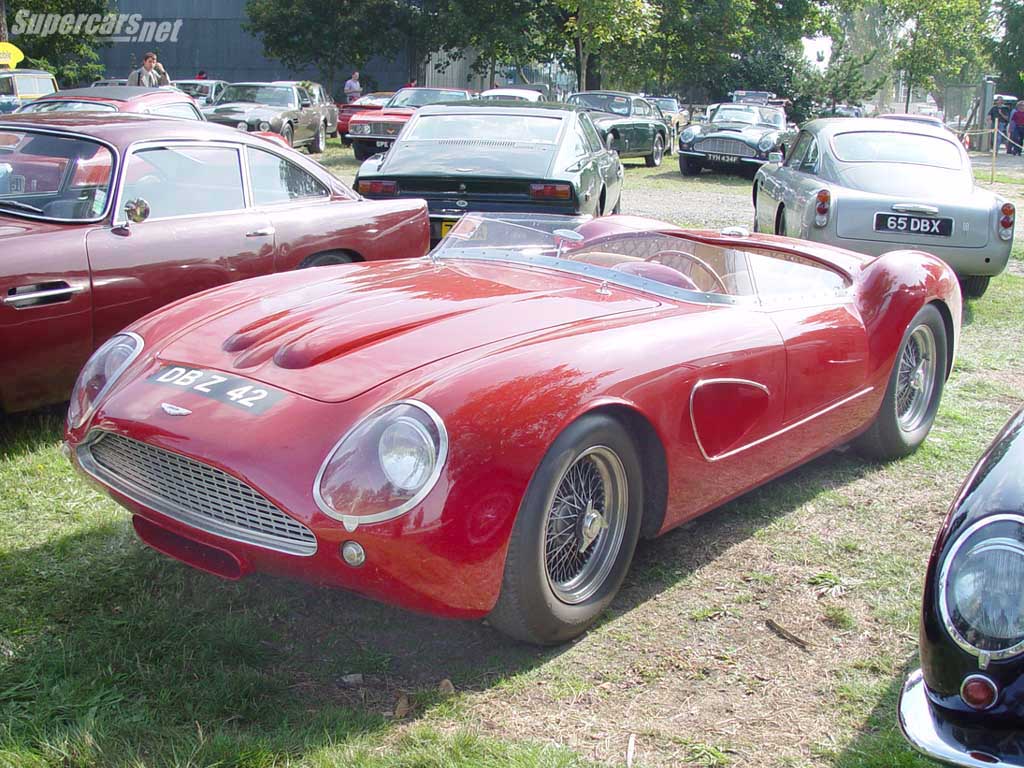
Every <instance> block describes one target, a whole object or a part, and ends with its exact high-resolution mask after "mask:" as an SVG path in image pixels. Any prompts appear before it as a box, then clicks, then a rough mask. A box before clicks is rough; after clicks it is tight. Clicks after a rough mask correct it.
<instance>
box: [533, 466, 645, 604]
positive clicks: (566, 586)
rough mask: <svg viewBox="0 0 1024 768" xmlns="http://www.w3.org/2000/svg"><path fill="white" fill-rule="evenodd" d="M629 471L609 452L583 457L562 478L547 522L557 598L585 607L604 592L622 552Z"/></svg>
mask: <svg viewBox="0 0 1024 768" xmlns="http://www.w3.org/2000/svg"><path fill="white" fill-rule="evenodd" d="M628 501H629V489H628V482H627V479H626V471H625V469H624V468H623V465H622V462H621V461H620V460H619V457H618V456H617V455H616V454H615V452H614V451H612V450H611V449H610V448H607V447H605V446H594V447H592V448H589V449H587V450H586V451H584V452H583V453H582V454H581V455H580V456H579V457H577V459H576V460H575V461H574V462H573V463H572V464H571V465H570V466H569V468H568V469H567V470H566V471H565V473H564V474H563V475H562V477H561V479H560V480H559V482H558V484H557V486H556V487H555V492H554V494H553V495H552V496H551V500H550V503H549V504H548V508H547V513H546V516H545V520H544V543H543V546H544V552H543V561H544V568H545V572H546V575H547V579H548V584H549V585H550V587H551V590H552V592H554V594H555V596H556V597H557V598H558V599H559V600H561V601H562V602H564V603H567V604H569V605H575V604H578V603H582V602H584V601H585V600H587V599H589V598H590V597H591V596H593V595H594V593H595V592H597V591H598V589H600V587H601V585H602V583H604V580H605V579H606V578H607V576H608V574H609V572H610V571H611V570H612V566H613V565H614V564H615V561H616V558H617V557H618V554H619V549H620V547H621V546H622V537H623V531H624V530H625V527H626V518H627V514H628Z"/></svg>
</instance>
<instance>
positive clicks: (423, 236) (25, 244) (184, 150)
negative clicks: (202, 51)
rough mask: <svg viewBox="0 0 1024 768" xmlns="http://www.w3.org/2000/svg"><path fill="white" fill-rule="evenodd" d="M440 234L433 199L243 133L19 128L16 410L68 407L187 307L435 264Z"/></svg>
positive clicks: (6, 228) (9, 231)
mask: <svg viewBox="0 0 1024 768" xmlns="http://www.w3.org/2000/svg"><path fill="white" fill-rule="evenodd" d="M87 90H99V89H96V88H93V89H87ZM122 90H125V89H122ZM151 90H152V89H151ZM185 98H188V97H185ZM127 207H131V208H133V209H134V210H135V214H134V218H131V219H130V218H129V213H128V211H127V210H126V208H127ZM429 236H430V225H429V222H428V219H427V215H426V206H425V204H424V203H423V202H422V201H415V200H395V201H392V202H377V201H367V200H363V199H362V198H361V197H360V196H359V195H357V194H355V193H354V192H353V191H352V190H350V189H349V188H348V187H346V186H345V185H344V184H342V183H341V182H340V181H338V180H337V179H336V178H334V177H333V176H332V175H331V174H330V173H328V172H327V171H326V170H325V169H324V168H323V167H321V166H320V165H318V164H317V163H315V162H312V161H311V160H309V159H308V158H306V157H303V156H302V155H300V154H298V153H297V152H294V151H292V150H290V149H287V148H283V147H281V146H279V145H277V144H273V143H271V142H268V141H265V140H263V139H261V138H258V137H255V136H249V135H246V134H243V133H241V132H239V131H236V130H234V129H233V128H225V127H223V126H218V125H211V124H208V123H205V122H199V121H189V120H176V119H169V118H153V117H140V116H136V115H124V114H121V115H118V114H109V115H108V114H99V113H85V112H83V113H80V114H78V113H52V114H46V113H43V114H28V115H13V116H9V117H6V118H4V120H3V121H2V122H0V254H2V258H0V349H2V350H3V352H4V356H5V359H6V361H7V364H6V365H5V366H4V367H3V370H2V371H0V412H13V411H18V410H25V409H28V408H33V407H36V406H39V405H43V404H45V403H52V402H60V401H62V400H66V399H67V397H68V394H69V393H70V391H71V386H72V384H73V383H74V381H75V376H76V375H77V373H78V371H79V369H80V368H81V367H82V364H83V363H84V362H85V361H86V360H87V359H88V357H89V355H90V354H92V352H93V351H94V350H95V349H96V348H97V347H98V346H99V345H100V344H102V343H103V342H104V341H106V340H107V339H108V338H109V337H110V336H111V335H113V334H114V333H116V332H117V331H119V330H120V329H121V328H123V327H124V326H126V325H128V324H129V323H131V322H132V321H134V320H136V319H138V318H139V317H141V316H142V315H144V314H146V313H147V312H150V311H151V310H154V309H157V308H158V307H161V306H163V305H165V304H168V303H170V302H172V301H174V300H176V299H179V298H181V297H183V296H187V295H189V294H192V293H196V292H198V291H201V290H204V289H206V288H211V287H213V286H216V285H221V284H223V283H229V282H233V281H236V280H240V279H242V278H246V277H253V276H255V275H262V274H269V273H272V272H283V271H288V270H292V269H295V268H297V267H302V266H319V265H323V264H328V263H339V262H344V261H361V260H372V259H393V258H400V257H409V256H421V255H422V254H424V253H425V252H426V250H427V247H428V242H429Z"/></svg>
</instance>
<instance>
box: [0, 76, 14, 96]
mask: <svg viewBox="0 0 1024 768" xmlns="http://www.w3.org/2000/svg"><path fill="white" fill-rule="evenodd" d="M13 95H14V78H13V77H0V96H13Z"/></svg>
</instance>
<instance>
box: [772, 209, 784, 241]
mask: <svg viewBox="0 0 1024 768" xmlns="http://www.w3.org/2000/svg"><path fill="white" fill-rule="evenodd" d="M775 234H776V235H781V236H782V237H785V236H786V206H784V205H780V206H779V210H777V211H776V212H775Z"/></svg>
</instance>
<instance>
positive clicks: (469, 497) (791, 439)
mask: <svg viewBox="0 0 1024 768" xmlns="http://www.w3.org/2000/svg"><path fill="white" fill-rule="evenodd" d="M960 302H961V299H960V289H959V286H958V284H957V280H956V275H954V274H953V272H952V271H951V270H950V269H949V267H948V266H946V265H945V264H944V263H943V262H941V261H940V260H938V259H936V258H934V257H932V256H929V255H928V254H925V253H922V252H920V251H894V252H892V253H888V254H885V255H883V256H881V257H877V258H872V257H866V256H861V255H858V254H855V253H851V252H848V251H842V250H838V249H834V248H830V247H827V246H824V245H817V244H811V243H806V242H803V241H798V240H791V239H787V238H782V237H775V236H766V235H748V234H746V233H745V232H744V231H741V230H735V231H725V232H721V233H719V232H707V231H703V232H701V231H686V230H681V229H678V228H676V227H673V226H671V225H668V224H662V223H660V222H655V221H649V220H643V219H636V218H631V217H621V216H612V217H608V218H601V219H594V220H591V221H588V222H587V223H584V224H582V225H581V224H580V223H579V220H578V219H573V218H570V217H563V216H547V217H534V216H532V215H530V214H524V215H518V216H516V215H501V214H493V215H489V216H486V215H481V214H469V215H467V216H466V217H464V218H463V219H462V220H461V221H460V222H459V224H458V225H456V227H455V229H453V230H452V232H451V234H450V235H449V236H448V238H447V239H446V240H445V241H444V242H443V243H442V245H441V246H440V247H439V248H438V249H437V250H435V251H434V252H432V253H431V257H430V258H425V259H419V260H404V261H396V262H391V263H388V264H377V265H373V266H370V265H353V266H348V267H345V268H338V269H329V270H328V269H324V270H317V271H315V272H312V273H300V274H291V275H275V276H272V277H266V278H258V279H255V280H248V281H245V282H243V283H239V284H237V285H234V286H226V287H224V288H221V289H218V290H215V291H210V292H207V293H206V294H204V295H203V296H202V297H201V298H196V299H192V300H186V301H183V302H179V303H177V304H175V305H174V306H172V307H168V308H167V309H165V310H163V311H161V312H156V313H154V314H152V315H150V316H149V317H147V318H145V319H144V320H142V321H140V322H138V323H136V324H134V325H132V326H130V327H129V328H128V329H127V330H126V331H124V332H122V333H120V334H118V335H117V336H115V337H114V338H113V339H111V340H110V342H108V343H107V344H106V345H105V346H104V347H103V348H102V349H100V350H99V351H98V352H97V353H96V355H95V356H94V357H93V358H92V359H91V360H90V362H89V363H88V365H87V366H86V368H85V369H84V371H83V372H82V375H81V377H80V378H79V381H78V383H77V385H76V387H75V392H74V395H73V397H72V401H71V408H70V410H69V413H68V429H67V435H66V437H67V442H68V447H69V452H70V455H71V456H72V457H73V461H74V462H75V463H76V464H77V466H78V467H79V468H80V469H81V470H82V471H83V472H84V473H85V474H87V475H88V476H90V477H92V478H93V479H95V480H96V481H98V482H99V483H100V484H102V485H103V486H105V487H106V488H107V490H108V492H109V493H110V495H111V496H112V497H113V498H114V499H115V500H117V501H118V502H120V503H121V504H123V505H124V506H125V507H127V508H128V509H129V510H130V511H131V512H132V514H133V523H134V526H135V530H136V531H137V533H138V535H139V536H140V537H141V538H142V540H143V541H145V542H146V543H147V544H149V545H150V546H152V547H154V548H155V549H158V550H160V551H161V552H164V553H166V554H168V555H171V556H172V557H176V558H178V559H180V560H182V561H184V562H186V563H189V564H190V565H192V566H194V567H196V568H200V569H202V570H205V571H208V572H210V573H214V574H217V575H219V576H223V577H225V578H230V579H237V578H241V577H242V576H244V575H246V574H248V573H252V572H256V571H262V572H271V573H277V574H285V575H288V576H292V577H295V578H299V579H303V580H307V581H310V582H314V583H318V584H330V585H335V586H339V587H344V588H347V589H351V590H355V591H357V592H360V593H362V594H365V595H369V596H371V597H374V598H376V599H379V600H383V601H386V602H390V603H395V604H398V605H401V606H405V607H407V608H411V609H414V610H419V611H425V612H429V613H433V614H437V615H443V616H457V617H482V616H488V617H489V619H490V621H491V623H492V624H493V625H494V626H495V627H497V628H499V629H501V630H502V631H504V632H506V633H508V634H510V635H512V636H514V637H517V638H521V639H523V640H526V641H530V642H534V643H559V642H563V641H566V640H568V639H570V638H572V637H575V636H577V635H579V634H580V633H582V632H584V631H585V630H586V629H587V627H589V626H590V625H591V624H592V623H593V622H594V621H595V620H596V619H597V618H598V616H599V615H600V614H601V612H602V610H603V609H604V608H605V607H606V606H607V605H608V604H609V602H610V601H611V600H612V598H613V597H614V596H615V594H616V592H617V591H618V589H619V587H620V585H621V584H622V582H623V579H624V578H625V577H626V572H627V571H628V569H629V565H630V562H631V559H632V556H633V550H634V547H635V545H636V543H637V539H638V538H639V537H640V536H645V537H653V536H656V535H657V534H659V533H662V532H664V531H667V530H669V529H671V528H674V527H675V526H678V525H679V524H681V523H683V522H685V521H686V520H689V519H691V518H693V517H694V516H696V515H699V514H701V513H702V512H705V511H707V510H709V509H711V508H713V507H716V506H718V505H720V504H722V503H723V502H725V501H727V500H729V499H731V498H733V497H735V496H738V495H739V494H741V493H743V492H745V491H748V490H750V489H751V488H754V487H755V486H757V485H759V484H761V483H763V482H765V481H766V480H768V479H770V478H773V477H776V476H777V475H780V474H782V473H784V472H786V471H787V470H790V469H792V468H793V467H796V466H798V465H799V464H802V463H803V462H806V461H808V460H809V459H811V458H813V457H815V456H818V455H820V454H822V453H824V452H826V451H829V450H831V449H833V448H836V447H839V446H842V445H845V444H848V443H851V442H853V443H855V444H856V445H857V446H858V447H859V448H860V449H861V450H863V451H864V452H866V453H868V454H870V455H872V456H876V457H881V458H892V457H896V456H902V455H904V454H907V453H909V452H911V451H913V450H914V449H915V448H916V447H917V446H918V445H919V444H920V443H921V441H923V440H924V439H925V436H926V435H927V433H928V431H929V429H930V428H931V425H932V421H933V419H934V417H935V413H936V410H937V408H938V405H939V400H940V397H941V393H942V389H943V384H944V382H945V380H946V377H947V375H948V373H949V371H950V367H951V365H952V362H953V359H954V356H955V353H956V347H957V341H958V338H959V333H960V310H961V304H960ZM243 434H244V435H245V438H244V439H240V438H239V435H243Z"/></svg>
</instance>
